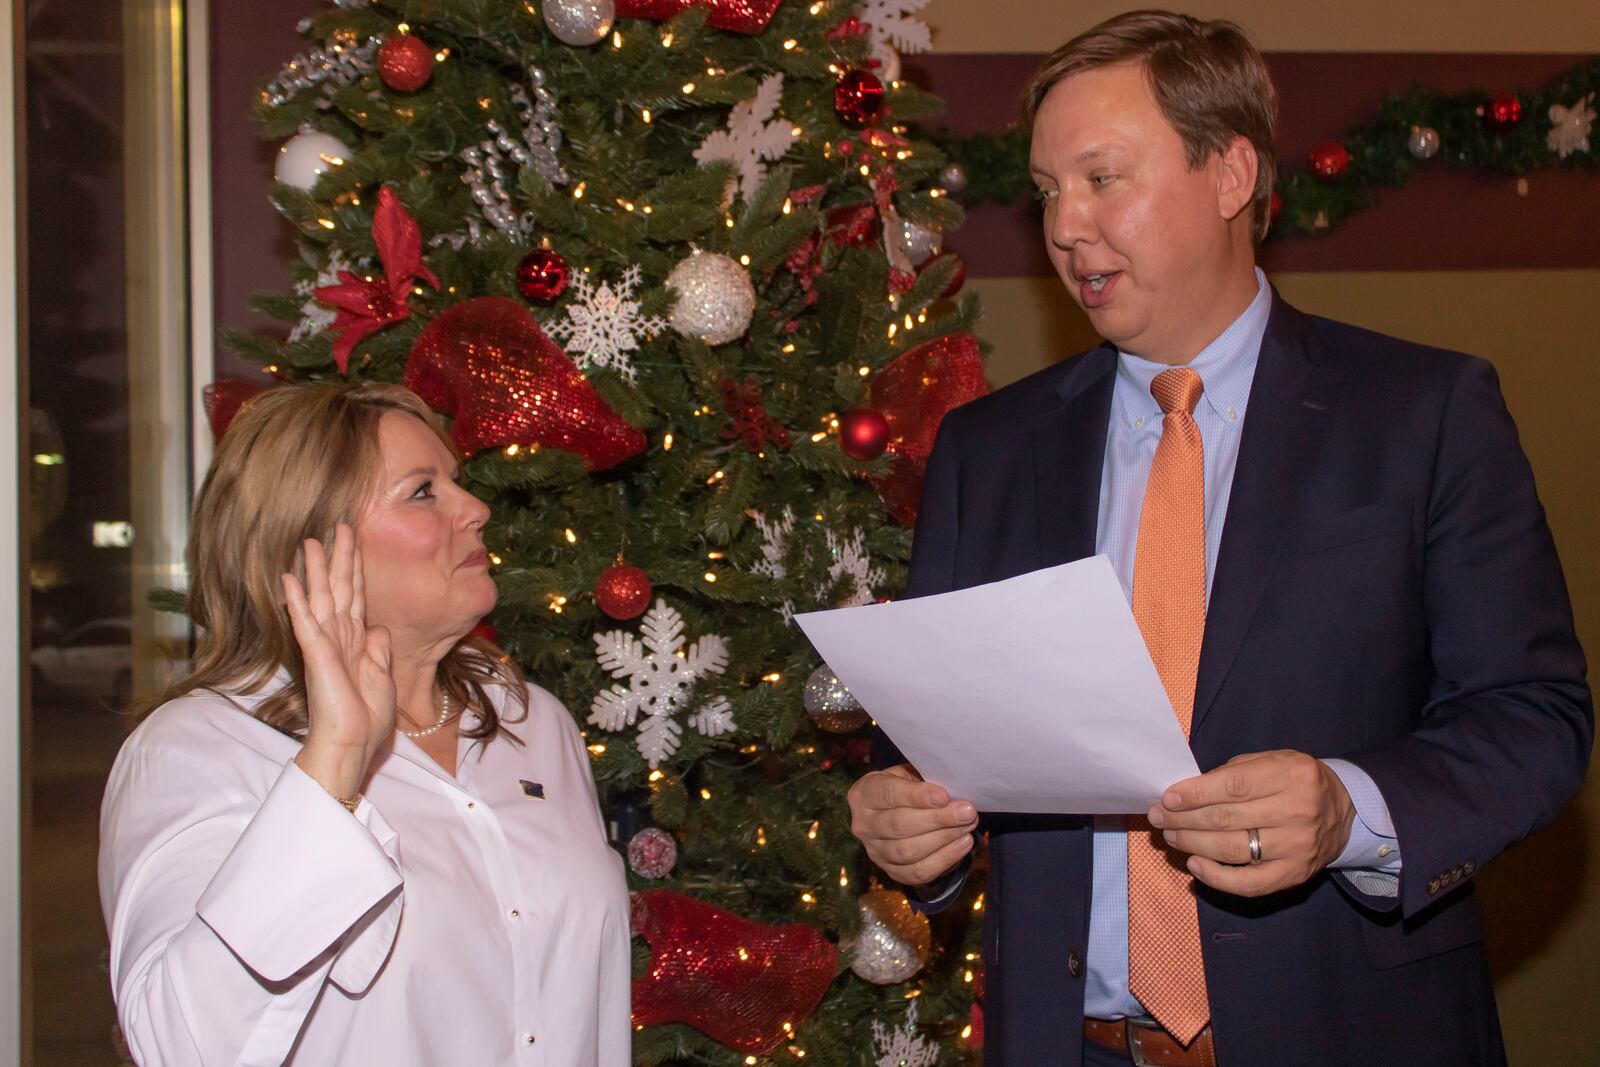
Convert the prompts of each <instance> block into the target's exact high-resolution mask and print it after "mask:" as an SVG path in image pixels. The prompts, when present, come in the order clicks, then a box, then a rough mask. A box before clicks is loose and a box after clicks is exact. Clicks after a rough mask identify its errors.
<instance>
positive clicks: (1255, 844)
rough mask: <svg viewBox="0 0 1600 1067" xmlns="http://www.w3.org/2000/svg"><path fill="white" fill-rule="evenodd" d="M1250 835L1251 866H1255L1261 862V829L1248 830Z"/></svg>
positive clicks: (1247, 832)
mask: <svg viewBox="0 0 1600 1067" xmlns="http://www.w3.org/2000/svg"><path fill="white" fill-rule="evenodd" d="M1245 833H1246V834H1248V835H1249V836H1250V866H1252V867H1254V866H1255V865H1256V864H1258V863H1260V862H1261V831H1260V830H1246V831H1245Z"/></svg>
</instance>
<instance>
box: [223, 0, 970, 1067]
mask: <svg viewBox="0 0 1600 1067" xmlns="http://www.w3.org/2000/svg"><path fill="white" fill-rule="evenodd" d="M924 2H925V0H867V2H866V3H865V4H863V3H862V2H861V0H815V2H810V3H807V2H806V0H712V2H710V3H704V4H697V5H693V6H690V5H688V4H686V3H685V2H684V0H614V4H613V0H540V2H538V3H536V2H534V0H412V2H403V3H368V2H367V0H341V2H340V3H339V4H338V5H337V6H335V7H333V8H330V9H328V10H326V11H325V12H323V13H321V14H318V15H315V16H313V17H311V18H308V19H306V20H305V21H304V22H303V23H302V24H301V27H300V28H301V30H302V32H303V33H304V34H305V36H306V37H307V38H308V39H309V40H310V41H311V42H312V47H310V48H309V49H308V50H307V51H306V52H304V53H302V54H301V55H299V56H297V57H295V58H294V59H293V60H292V61H290V62H289V63H288V64H287V65H286V66H285V67H284V68H283V69H282V70H281V71H280V72H279V73H278V74H277V76H276V77H274V78H272V79H271V80H270V81H269V82H267V83H266V84H265V85H264V87H263V89H262V92H261V97H260V102H259V117H260V121H261V125H262V129H263V131H264V135H265V136H267V137H268V138H271V139H273V140H275V141H278V142H281V143H282V149H281V151H280V154H279V159H278V171H277V178H278V185H277V187H276V189H275V193H274V204H275V206H276V208H277V209H278V210H279V211H280V212H281V213H282V214H283V216H284V217H285V218H286V219H287V220H289V222H290V223H291V224H292V225H293V226H294V227H295V229H296V231H297V233H298V236H299V246H300V252H301V258H300V259H299V260H297V261H296V262H294V263H292V264H291V265H290V266H291V270H292V271H293V272H294V275H295V279H296V283H297V284H296V285H295V288H294V291H293V292H290V293H281V294H274V295H270V296H263V297H261V298H259V300H258V306H259V307H260V308H261V309H262V310H265V311H267V312H269V313H271V314H274V315H276V316H277V317H279V318H281V319H282V320H284V321H285V322H286V323H287V324H289V329H288V334H287V338H286V339H283V340H275V339H267V338H262V337H256V336H230V337H229V338H228V339H227V340H228V341H229V342H230V343H231V344H232V345H233V347H235V348H236V349H238V350H239V351H241V352H243V353H245V354H246V355H247V356H250V357H252V358H254V359H257V360H259V362H260V363H261V364H262V365H263V366H264V367H265V369H266V370H267V372H268V373H269V374H271V375H274V376H276V377H279V378H284V379H306V378H331V377H348V378H352V379H372V380H382V381H399V382H403V383H405V384H406V385H408V386H410V387H411V388H412V389H414V390H416V391H417V392H418V393H419V394H420V395H422V396H423V397H424V398H425V399H426V400H427V401H428V402H429V403H430V404H431V405H432V406H433V407H434V408H435V409H436V410H438V411H439V412H440V414H441V415H443V416H444V417H445V419H446V422H447V424H448V425H449V426H450V429H451V433H452V435H453V437H454V439H455V440H456V441H457V442H458V444H459V445H460V446H461V449H462V451H463V452H464V453H465V454H467V455H468V456H469V460H468V462H467V463H466V465H465V468H464V478H465V481H466V483H467V484H468V485H469V486H470V487H471V488H472V490H473V491H474V492H476V493H477V494H479V495H480V496H481V497H482V498H483V499H485V500H486V501H488V502H489V503H490V504H491V505H492V507H493V519H492V521H491V524H490V526H489V528H488V529H487V531H486V540H487V542H488V544H489V547H490V550H491V552H492V554H493V561H494V564H495V568H496V574H497V577H498V581H499V586H500V601H499V606H498V607H497V608H496V610H495V613H494V615H493V617H492V619H490V620H486V623H485V625H486V627H488V628H489V632H490V633H491V634H492V635H493V637H494V639H495V640H496V641H497V642H498V643H499V644H500V645H501V646H502V647H503V648H504V649H505V650H506V651H507V652H508V653H509V654H511V655H513V656H515V657H516V658H517V659H518V660H519V661H520V662H521V663H522V664H523V665H524V667H525V668H526V669H527V671H528V674H529V677H530V678H531V679H532V680H533V681H535V682H536V683H538V684H540V685H543V686H545V687H547V688H549V689H551V690H552V691H554V692H555V693H556V694H557V695H558V696H559V697H560V698H561V699H562V700H563V701H564V702H565V704H566V705H567V707H568V708H570V709H571V711H572V713H573V714H574V715H575V716H576V717H577V719H578V720H579V722H580V725H581V726H582V728H583V729H584V731H585V737H586V740H587V741H588V743H589V751H590V753H591V756H592V762H593V769H594V773H595V776H596V779H597V780H598V782H599V783H600V788H601V792H602V799H603V803H604V806H605V808H606V811H607V817H608V820H609V822H610V824H611V826H612V828H613V834H614V837H615V839H616V841H617V843H618V847H619V848H623V849H625V851H626V853H627V856H628V863H629V868H630V871H631V875H630V878H631V880H632V884H633V888H634V889H635V890H636V891H637V892H636V895H635V904H634V926H635V933H636V934H637V935H638V937H637V940H636V942H635V944H636V953H635V985H634V1012H635V1023H636V1024H637V1029H636V1040H635V1051H636V1059H637V1062H639V1063H641V1064H660V1063H679V1062H683V1063H688V1062H692V1063H701V1064H756V1063H763V1064H764V1063H772V1064H793V1063H800V1062H809V1063H812V1064H817V1063H820V1064H826V1065H839V1064H878V1063H880V1062H882V1063H893V1064H896V1065H899V1064H918V1065H924V1067H926V1065H931V1064H936V1063H937V1064H952V1063H966V1062H970V1061H971V1060H972V1059H973V1058H975V1055H976V1051H977V1046H978V1042H979V1040H981V1028H980V1032H979V1033H974V1032H973V1031H974V1026H973V1023H974V1020H975V1018H977V1017H975V1015H974V1012H973V1000H974V995H975V993H976V991H977V990H978V988H979V987H980V985H981V973H977V955H976V952H975V949H976V945H977V935H976V930H977V926H978V923H977V919H978V918H979V916H977V915H976V914H975V908H976V909H981V906H982V903H981V896H978V895H976V894H974V895H973V896H970V897H968V898H967V901H966V903H964V904H963V906H961V907H959V908H955V909H952V910H951V911H949V912H947V913H945V914H942V915H940V916H938V917H937V918H936V919H935V920H934V921H933V922H932V923H931V926H930V923H929V921H928V920H926V919H924V918H923V917H921V916H920V915H917V914H915V913H913V912H912V911H911V909H910V907H909V905H908V904H907V902H906V900H905V897H904V896H903V895H902V894H901V893H900V892H898V891H897V890H895V889H894V888H893V887H890V886H878V885H876V884H875V882H874V872H873V871H872V869H871V867H870V865H869V864H868V863H867V861H866V860H865V857H864V855H863V854H862V852H861V850H860V848H859V847H858V845H857V844H856V842H855V841H854V839H853V838H852V837H851V835H850V827H849V813H848V809H847V807H846V803H845V793H846V790H847V789H848V788H849V786H850V784H851V782H852V781H853V780H854V778H855V777H856V776H857V775H859V774H860V773H861V771H862V770H863V769H864V761H865V759H866V757H867V748H868V739H867V731H866V727H867V718H866V715H865V713H864V712H862V710H861V709H860V707H859V705H857V704H856V703H855V702H854V701H853V700H852V699H851V697H850V695H849V693H848V691H846V690H844V689H843V688H842V687H841V686H840V685H839V683H838V681H837V679H835V678H834V677H833V676H832V675H831V674H830V672H829V671H828V670H827V668H826V667H825V666H824V665H821V664H820V663H819V662H818V661H817V659H816V656H815V654H814V653H813V652H812V651H811V649H810V647H809V645H808V644H807V643H806V641H805V639H804V637H803V636H802V635H801V633H800V631H799V629H798V628H797V627H796V626H795V625H794V623H793V622H792V616H793V614H794V613H795V612H798V611H807V610H812V609H817V608H826V607H836V606H842V605H853V604H861V603H867V602H870V601H872V600H874V599H880V598H884V597H889V596H893V595H894V594H895V593H896V592H897V590H898V587H899V585H900V583H901V582H902V580H903V578H904V574H905V564H906V559H907V556H908V553H909V548H910V540H911V533H910V524H911V522H912V521H913V519H914V517H915V512H916V503H917V497H918V494H919V491H920V482H921V475H922V465H923V463H924V461H925V459H926V456H927V452H928V449H929V448H930V446H931V444H932V439H933V432H934V429H935V428H936V426H937V423H938V421H939V419H940V418H941V417H942V415H943V414H944V413H945V412H946V411H948V410H949V409H950V408H951V407H953V406H955V405H956V404H958V403H961V402H963V401H965V400H968V399H971V398H972V397H973V396H975V395H977V394H978V393H981V392H982V391H983V389H984V385H983V374H982V364H981V357H980V353H979V346H978V343H977V341H976V340H975V339H974V338H973V336H972V335H971V334H970V333H969V332H968V330H969V328H970V326H971V324H972V322H973V320H974V318H975V316H976V314H977V306H976V301H975V299H974V298H973V297H972V296H971V294H959V292H958V291H959V290H960V288H961V284H962V278H963V270H962V266H961V263H960V261H959V259H958V258H957V257H956V256H955V255H953V254H951V253H941V239H942V234H943V233H944V232H945V231H947V230H948V229H950V228H951V227H953V226H956V225H957V224H959V222H960V220H961V215H962V212H961V209H960V207H959V206H958V204H957V203H956V202H955V200H954V199H953V198H952V194H954V193H959V191H960V189H961V187H962V186H963V184H964V176H963V174H962V173H961V171H960V169H959V167H955V166H953V165H951V164H950V162H949V160H947V159H946V158H945V157H944V156H943V155H942V154H941V153H940V152H939V150H938V149H936V148H935V147H934V146H933V145H932V144H930V143H929V142H928V141H927V140H926V139H925V138H923V137H922V136H920V135H919V133H918V127H917V123H919V122H926V121H927V120H928V119H929V118H930V117H931V116H933V115H935V114H936V113H937V109H938V102H937V101H936V100H935V99H934V98H932V97H931V96H929V95H928V94H926V93H924V92H922V91H919V90H918V89H917V88H915V87H914V86H912V85H910V84H909V83H907V82H904V81H901V80H900V71H899V52H900V51H905V50H917V49H920V48H924V47H926V45H927V35H928V31H927V28H926V26H924V25H923V24H922V23H921V22H920V21H918V20H917V18H916V11H917V9H918V8H920V7H921V5H922V3H924ZM244 391H248V387H245V388H244ZM240 395H241V387H240V386H237V385H236V384H233V383H227V384H219V387H218V388H217V389H216V391H215V392H214V394H213V396H212V400H213V404H214V411H213V415H214V418H215V419H218V420H221V419H225V417H226V412H227V409H228V408H229V406H230V405H231V404H234V403H236V402H237V401H238V399H239V398H240ZM512 729H513V730H515V726H514V725H513V726H512Z"/></svg>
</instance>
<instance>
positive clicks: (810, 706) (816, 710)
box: [804, 663, 869, 734]
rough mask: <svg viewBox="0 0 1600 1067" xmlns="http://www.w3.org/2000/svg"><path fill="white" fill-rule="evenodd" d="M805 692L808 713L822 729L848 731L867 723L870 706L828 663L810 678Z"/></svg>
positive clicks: (843, 732) (833, 732) (841, 732)
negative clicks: (861, 700) (849, 687)
mask: <svg viewBox="0 0 1600 1067" xmlns="http://www.w3.org/2000/svg"><path fill="white" fill-rule="evenodd" d="M804 693H805V695H804V699H805V705H806V714H807V715H809V716H811V721H812V722H814V723H816V724H817V727H818V728H819V729H823V730H826V731H828V732H829V733H831V734H847V733H849V732H850V731H851V730H859V729H860V728H861V727H863V726H865V725H866V724H867V721H868V719H869V716H868V715H867V712H866V709H865V708H863V707H862V706H861V702H860V701H859V700H857V699H856V698H855V695H854V694H853V693H851V692H850V690H848V689H846V688H845V684H844V683H843V682H841V681H840V680H839V676H838V675H837V674H834V673H833V669H832V668H830V667H829V666H828V665H827V664H826V663H824V664H823V665H822V666H820V667H818V668H817V669H816V670H814V671H812V672H811V674H810V676H809V677H808V678H806V685H805V691H804Z"/></svg>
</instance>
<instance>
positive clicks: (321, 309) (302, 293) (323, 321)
mask: <svg viewBox="0 0 1600 1067" xmlns="http://www.w3.org/2000/svg"><path fill="white" fill-rule="evenodd" d="M351 269H353V267H352V264H351V263H350V261H349V260H348V259H346V258H344V253H343V252H342V251H340V250H339V249H337V248H335V249H332V250H331V251H330V252H329V253H328V263H327V265H326V266H325V267H323V268H322V269H321V270H319V271H318V272H317V276H316V277H315V278H310V279H307V280H306V281H303V282H296V283H295V286H294V295H295V296H298V297H300V299H301V300H302V301H303V302H302V303H301V305H300V321H299V322H297V323H295V325H294V329H292V330H290V331H289V343H290V344H297V343H298V342H300V341H304V340H305V339H306V338H308V337H313V336H315V335H316V334H319V333H321V332H322V331H323V330H326V329H327V328H328V327H329V326H332V325H333V320H334V318H335V316H336V314H337V313H336V312H335V311H334V309H333V308H332V307H330V306H328V305H327V304H324V303H323V302H322V301H320V300H318V299H317V295H316V291H317V290H318V289H321V288H322V287H323V286H327V285H338V284H339V272H340V271H346V270H351Z"/></svg>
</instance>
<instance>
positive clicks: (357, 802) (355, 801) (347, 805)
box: [333, 793, 366, 815]
mask: <svg viewBox="0 0 1600 1067" xmlns="http://www.w3.org/2000/svg"><path fill="white" fill-rule="evenodd" d="M365 796H366V794H365V793H357V794H356V795H355V796H353V797H351V798H350V799H349V800H346V799H344V798H343V797H334V798H333V799H335V800H337V801H338V802H339V803H341V804H343V805H344V810H345V811H348V812H349V813H350V814H351V815H354V814H355V813H356V809H357V808H359V807H360V806H361V801H362V799H363V798H364V797H365Z"/></svg>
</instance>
